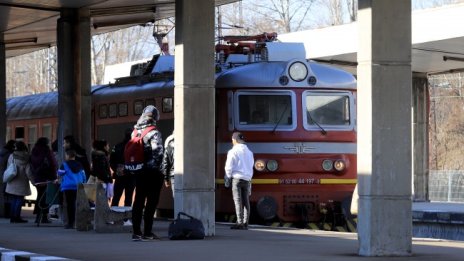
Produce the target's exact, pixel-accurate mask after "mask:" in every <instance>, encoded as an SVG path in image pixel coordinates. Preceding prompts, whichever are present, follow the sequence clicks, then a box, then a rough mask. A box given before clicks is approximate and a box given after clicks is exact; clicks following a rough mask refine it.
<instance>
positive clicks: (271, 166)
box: [266, 160, 279, 171]
mask: <svg viewBox="0 0 464 261" xmlns="http://www.w3.org/2000/svg"><path fill="white" fill-rule="evenodd" d="M266 167H267V169H268V170H269V171H276V170H277V169H278V168H279V163H277V161H276V160H270V161H268V162H267V164H266Z"/></svg>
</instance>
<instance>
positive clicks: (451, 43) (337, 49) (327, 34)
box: [278, 4, 464, 74]
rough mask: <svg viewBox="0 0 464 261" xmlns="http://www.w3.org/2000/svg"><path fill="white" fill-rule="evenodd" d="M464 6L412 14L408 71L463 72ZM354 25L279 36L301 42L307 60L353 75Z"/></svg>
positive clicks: (355, 60)
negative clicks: (410, 68) (410, 67)
mask: <svg viewBox="0 0 464 261" xmlns="http://www.w3.org/2000/svg"><path fill="white" fill-rule="evenodd" d="M463 14H464V4H457V5H449V6H443V7H439V8H431V9H424V10H418V11H413V12H412V18H411V19H412V39H411V44H412V49H411V55H412V56H411V65H412V71H413V72H418V73H427V74H440V73H448V72H460V71H464V26H462V25H464V15H463ZM358 29H359V26H358V24H357V23H356V22H355V23H351V24H345V25H340V26H332V27H327V28H321V29H314V30H307V31H301V32H294V33H289V34H283V35H279V36H278V39H279V40H281V41H283V42H302V41H303V42H304V45H305V49H306V56H307V58H309V59H313V60H317V61H320V62H325V63H331V64H334V65H335V66H338V67H342V68H343V69H346V70H348V71H350V72H352V73H354V74H356V64H357V50H358V41H359V40H358Z"/></svg>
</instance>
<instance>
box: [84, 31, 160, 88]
mask: <svg viewBox="0 0 464 261" xmlns="http://www.w3.org/2000/svg"><path fill="white" fill-rule="evenodd" d="M152 32H153V29H152V27H151V26H133V27H129V28H126V29H122V30H118V31H115V32H111V33H106V34H101V35H96V36H93V37H92V62H93V63H92V84H102V83H103V79H104V74H105V68H106V66H107V65H111V64H117V63H124V62H129V61H136V60H140V59H148V58H150V57H151V56H152V55H154V54H156V53H159V52H160V51H159V47H158V45H157V44H156V41H155V39H154V38H153V36H152Z"/></svg>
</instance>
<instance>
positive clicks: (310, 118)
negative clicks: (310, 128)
mask: <svg viewBox="0 0 464 261" xmlns="http://www.w3.org/2000/svg"><path fill="white" fill-rule="evenodd" d="M307 114H308V117H309V120H310V121H312V122H314V124H316V125H317V127H319V129H321V133H322V135H326V134H327V131H325V130H324V128H322V126H321V125H319V123H318V122H317V121H315V120H314V119H313V117H311V114H310V113H309V111H308V112H307Z"/></svg>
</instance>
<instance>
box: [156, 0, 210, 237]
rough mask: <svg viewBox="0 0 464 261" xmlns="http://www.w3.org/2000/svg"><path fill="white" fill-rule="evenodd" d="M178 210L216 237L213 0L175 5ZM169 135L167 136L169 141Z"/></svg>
mask: <svg viewBox="0 0 464 261" xmlns="http://www.w3.org/2000/svg"><path fill="white" fill-rule="evenodd" d="M175 52H176V57H175V66H176V68H175V71H176V73H175V78H174V83H175V88H174V129H175V133H174V134H175V137H176V138H175V142H176V144H175V146H176V149H175V152H174V153H175V155H174V158H175V161H174V164H175V166H174V169H175V179H176V180H175V197H174V199H175V200H174V202H175V203H174V209H175V213H176V214H177V213H178V212H179V211H183V212H186V213H188V214H190V215H193V216H195V217H197V218H199V219H201V220H202V221H203V224H204V226H205V232H206V234H207V235H208V236H212V235H214V233H215V205H214V204H215V203H214V202H215V201H214V188H215V183H214V179H215V178H214V171H215V169H214V165H215V164H214V162H215V147H214V141H215V138H214V137H215V136H214V135H215V131H214V126H215V125H214V124H215V91H214V0H204V1H190V0H176V51H175ZM167 135H168V133H164V134H163V136H164V137H166V136H167Z"/></svg>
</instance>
